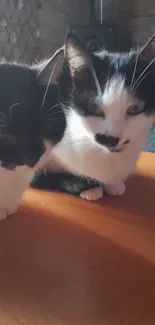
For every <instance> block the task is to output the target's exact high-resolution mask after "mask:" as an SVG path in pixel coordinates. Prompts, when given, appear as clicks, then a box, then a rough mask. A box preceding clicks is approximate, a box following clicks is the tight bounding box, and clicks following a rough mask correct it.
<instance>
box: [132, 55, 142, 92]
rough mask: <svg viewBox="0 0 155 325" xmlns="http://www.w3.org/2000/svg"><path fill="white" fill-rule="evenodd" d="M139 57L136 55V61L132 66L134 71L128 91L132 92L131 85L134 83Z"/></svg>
mask: <svg viewBox="0 0 155 325" xmlns="http://www.w3.org/2000/svg"><path fill="white" fill-rule="evenodd" d="M139 55H140V54H138V55H137V57H136V61H135V65H134V70H133V75H132V79H131V85H130V89H131V91H132V85H133V82H134V79H135V74H136V69H137V64H138V59H139Z"/></svg>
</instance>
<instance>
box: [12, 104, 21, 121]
mask: <svg viewBox="0 0 155 325" xmlns="http://www.w3.org/2000/svg"><path fill="white" fill-rule="evenodd" d="M18 105H19V103H14V104H13V105H11V107H10V121H11V115H12V109H13V108H14V107H15V106H18Z"/></svg>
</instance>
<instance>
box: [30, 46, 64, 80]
mask: <svg viewBox="0 0 155 325" xmlns="http://www.w3.org/2000/svg"><path fill="white" fill-rule="evenodd" d="M63 60H64V47H61V48H60V49H58V50H57V51H56V52H55V53H54V55H53V56H52V57H51V58H50V59H48V60H45V61H43V62H41V63H39V64H37V65H36V67H35V68H37V70H38V75H37V78H38V79H39V81H40V83H41V84H47V83H49V84H52V83H54V82H57V81H58V80H59V77H60V74H61V71H62V66H63Z"/></svg>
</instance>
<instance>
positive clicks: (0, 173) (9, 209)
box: [0, 167, 32, 220]
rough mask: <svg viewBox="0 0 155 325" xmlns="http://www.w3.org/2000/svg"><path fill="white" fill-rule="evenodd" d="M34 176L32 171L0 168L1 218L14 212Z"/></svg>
mask: <svg viewBox="0 0 155 325" xmlns="http://www.w3.org/2000/svg"><path fill="white" fill-rule="evenodd" d="M31 177H32V172H31V171H23V170H22V167H21V170H17V171H16V170H15V171H10V170H7V169H5V168H0V220H4V219H6V217H7V216H9V215H12V214H14V213H15V212H16V211H17V209H18V205H19V202H20V198H21V196H22V195H23V193H24V191H25V189H27V188H28V186H29V183H30V180H31Z"/></svg>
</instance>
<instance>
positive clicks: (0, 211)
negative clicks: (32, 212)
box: [0, 205, 18, 221]
mask: <svg viewBox="0 0 155 325" xmlns="http://www.w3.org/2000/svg"><path fill="white" fill-rule="evenodd" d="M17 210H18V205H14V206H9V207H6V208H0V221H1V220H5V219H6V218H7V217H8V216H10V215H12V214H14V213H16V211H17Z"/></svg>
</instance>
